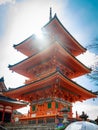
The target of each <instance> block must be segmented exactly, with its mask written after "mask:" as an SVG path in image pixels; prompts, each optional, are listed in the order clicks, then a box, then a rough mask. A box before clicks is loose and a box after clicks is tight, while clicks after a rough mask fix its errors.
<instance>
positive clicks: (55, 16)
mask: <svg viewBox="0 0 98 130" xmlns="http://www.w3.org/2000/svg"><path fill="white" fill-rule="evenodd" d="M54 19H56V20H57V21H58V22H59V24H60V25H61V26H62V28H63V29H64V30H65V32H67V33H68V35H69V36H70V37H71V38H72V39H73V40H74V41H75V43H76V44H78V45H79V46H80V47H81V48H82V49H83V50H84V52H85V51H86V50H87V49H86V48H84V47H83V46H82V45H81V44H80V43H79V42H78V41H77V40H76V39H75V38H74V37H73V36H72V35H71V34H70V33H69V31H68V30H67V29H66V28H65V27H64V26H63V24H62V23H61V22H60V20H59V19H58V17H57V15H56V14H55V15H54V17H53V18H52V19H51V20H50V21H49V22H48V23H47V24H45V25H44V26H43V27H42V29H43V28H45V27H46V26H48V25H49V24H50V23H51V22H52V21H53V20H54Z"/></svg>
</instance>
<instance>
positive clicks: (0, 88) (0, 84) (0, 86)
mask: <svg viewBox="0 0 98 130" xmlns="http://www.w3.org/2000/svg"><path fill="white" fill-rule="evenodd" d="M4 90H7V88H6V86H5V83H4V78H3V77H2V78H0V91H1V92H2V91H4Z"/></svg>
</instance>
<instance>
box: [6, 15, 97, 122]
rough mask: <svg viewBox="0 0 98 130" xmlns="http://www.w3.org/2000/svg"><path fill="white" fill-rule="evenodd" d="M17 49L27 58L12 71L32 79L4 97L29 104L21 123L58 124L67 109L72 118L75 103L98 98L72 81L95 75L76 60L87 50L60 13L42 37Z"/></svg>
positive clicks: (55, 16)
mask: <svg viewBox="0 0 98 130" xmlns="http://www.w3.org/2000/svg"><path fill="white" fill-rule="evenodd" d="M14 48H15V49H16V50H18V51H20V52H21V53H23V54H24V55H26V56H27V58H26V59H24V60H22V61H21V62H19V63H16V64H14V65H9V69H10V70H12V71H14V72H16V73H18V74H20V75H23V76H25V77H27V78H28V80H26V81H25V85H23V86H20V87H18V88H14V89H10V90H7V91H5V92H4V95H6V96H8V97H13V98H14V99H19V100H24V101H27V102H29V104H30V110H29V111H28V114H27V116H24V117H20V120H21V121H23V120H32V121H33V122H34V123H41V122H55V117H56V116H57V115H58V117H59V118H61V119H62V117H63V113H62V112H61V110H62V109H63V108H66V109H68V118H69V119H71V118H73V112H72V103H75V102H77V101H80V102H82V101H84V100H87V99H90V98H95V97H96V95H95V94H94V93H93V92H91V91H89V90H87V89H85V88H84V87H82V86H80V85H79V84H77V83H76V82H74V81H73V80H72V79H73V78H76V77H79V76H82V75H85V74H87V73H90V72H91V70H90V69H89V68H87V67H86V66H85V65H84V64H83V63H81V62H80V61H79V60H78V59H77V58H76V56H78V55H80V54H82V53H84V52H86V49H85V48H84V47H83V46H81V45H80V43H79V42H78V41H77V40H76V39H75V38H74V37H73V36H72V35H71V34H70V33H69V32H68V31H67V29H66V28H65V27H64V26H63V25H62V23H61V22H60V20H59V19H58V17H57V15H56V14H55V15H54V17H52V16H51V14H50V19H49V22H48V23H47V24H46V25H45V26H43V27H42V29H41V37H39V36H37V35H32V36H30V37H29V38H27V39H26V40H24V41H23V42H21V43H19V44H17V45H14ZM16 82H17V81H16Z"/></svg>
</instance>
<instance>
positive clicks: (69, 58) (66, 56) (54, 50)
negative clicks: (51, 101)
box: [9, 41, 91, 78]
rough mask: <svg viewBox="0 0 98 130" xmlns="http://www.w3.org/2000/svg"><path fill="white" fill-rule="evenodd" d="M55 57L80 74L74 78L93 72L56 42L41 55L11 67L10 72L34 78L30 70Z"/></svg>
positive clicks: (38, 54) (40, 53)
mask: <svg viewBox="0 0 98 130" xmlns="http://www.w3.org/2000/svg"><path fill="white" fill-rule="evenodd" d="M53 56H55V57H56V58H57V60H58V61H59V59H60V60H62V62H64V64H67V66H68V67H69V68H70V69H71V70H72V71H73V72H78V75H77V74H76V75H74V77H73V78H75V77H77V76H81V75H83V74H86V73H89V72H90V71H91V70H90V69H88V68H87V67H86V66H85V65H83V64H82V63H81V62H80V61H79V60H78V59H76V58H75V57H74V56H73V55H72V54H71V53H70V52H68V51H67V50H66V48H64V47H62V46H61V45H60V44H59V43H58V42H56V41H55V42H54V43H53V44H51V45H50V47H48V48H45V49H44V50H42V51H40V52H39V53H37V54H34V55H32V56H30V57H28V58H26V59H24V60H23V61H21V62H19V63H17V64H14V65H9V68H10V70H12V71H15V72H17V73H19V74H21V75H24V76H26V77H29V78H32V72H30V71H29V70H30V69H33V68H34V67H35V66H36V65H38V64H42V63H43V62H47V59H48V60H49V59H51V58H52V57H53Z"/></svg>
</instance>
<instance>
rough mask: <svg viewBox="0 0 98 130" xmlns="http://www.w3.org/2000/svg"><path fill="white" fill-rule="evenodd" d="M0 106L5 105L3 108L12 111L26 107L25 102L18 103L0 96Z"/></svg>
mask: <svg viewBox="0 0 98 130" xmlns="http://www.w3.org/2000/svg"><path fill="white" fill-rule="evenodd" d="M0 104H2V105H5V106H7V105H8V106H11V107H13V109H19V108H21V107H25V106H27V103H26V102H22V101H18V100H15V99H12V98H9V97H6V96H3V95H0Z"/></svg>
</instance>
